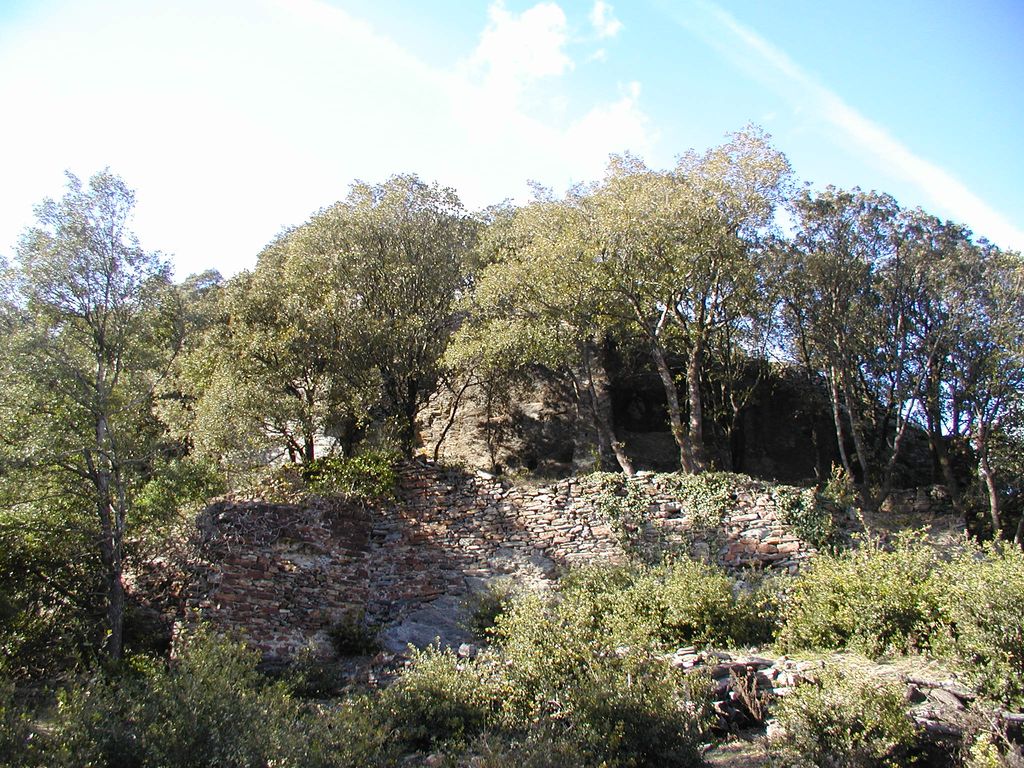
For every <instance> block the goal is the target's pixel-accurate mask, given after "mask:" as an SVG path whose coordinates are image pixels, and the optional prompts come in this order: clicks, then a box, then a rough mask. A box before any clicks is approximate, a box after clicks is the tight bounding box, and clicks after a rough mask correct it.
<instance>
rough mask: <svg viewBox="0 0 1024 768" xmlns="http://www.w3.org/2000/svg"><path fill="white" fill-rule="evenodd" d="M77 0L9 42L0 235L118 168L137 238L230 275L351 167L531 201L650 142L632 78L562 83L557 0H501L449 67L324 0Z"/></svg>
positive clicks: (333, 191) (469, 194)
mask: <svg viewBox="0 0 1024 768" xmlns="http://www.w3.org/2000/svg"><path fill="white" fill-rule="evenodd" d="M66 2H67V7H66V9H65V10H66V11H67V12H66V13H59V14H55V15H53V16H49V17H46V18H41V19H40V20H39V21H38V22H36V25H35V26H33V27H31V28H27V29H24V30H19V33H18V37H16V38H15V39H16V41H17V44H12V45H8V46H5V47H3V48H0V102H2V103H6V104H12V105H15V106H16V115H17V119H12V120H9V121H8V122H7V123H6V124H5V129H6V130H7V132H8V135H6V136H5V138H6V139H7V140H6V141H5V142H3V143H2V144H0V167H3V168H4V169H5V179H4V181H5V184H4V185H0V203H2V205H0V253H3V252H5V251H6V252H8V253H9V244H11V243H13V241H14V240H15V239H16V237H17V235H18V233H19V232H20V231H21V229H22V228H23V227H24V226H25V225H27V224H29V223H30V222H31V208H32V205H33V204H34V203H36V202H38V201H39V200H40V199H41V198H42V197H43V196H45V195H50V196H59V195H60V194H61V191H62V174H61V171H62V169H64V168H70V169H72V170H74V171H75V172H77V173H78V174H80V175H82V176H88V175H89V174H91V173H93V172H94V171H96V170H97V169H99V168H102V167H104V166H106V165H109V166H110V167H111V168H112V169H113V170H114V171H115V172H116V173H119V174H121V175H122V176H123V177H124V178H125V180H126V181H127V182H128V184H130V185H131V186H133V187H134V188H135V189H136V191H137V193H138V206H137V209H136V221H135V229H136V231H137V232H138V234H139V236H140V238H141V240H142V242H143V244H144V245H145V246H146V247H149V248H160V249H162V250H164V251H166V252H168V253H170V254H173V255H174V256H175V262H176V265H177V273H178V275H179V276H184V275H186V274H188V273H190V272H193V271H199V270H202V269H206V268H209V267H215V268H217V269H220V270H221V271H223V272H224V273H225V274H232V273H234V272H236V271H237V270H239V269H241V268H244V267H246V266H250V265H251V264H253V263H254V262H255V258H256V254H257V253H258V252H259V250H260V249H261V248H262V246H263V245H264V244H265V243H267V242H268V241H269V240H270V239H271V237H273V235H274V234H275V233H276V232H277V231H279V230H280V229H281V228H282V227H285V226H289V225H295V224H299V223H301V222H302V221H303V220H305V219H306V217H308V216H309V215H310V214H311V213H312V212H313V211H314V210H316V209H317V208H319V207H321V206H324V205H328V204H330V203H331V202H333V201H335V200H337V199H339V198H341V197H342V196H344V195H345V193H346V192H347V188H348V185H349V184H350V183H351V182H352V181H353V180H354V179H357V178H361V179H366V180H368V181H381V180H383V179H385V178H387V177H388V176H389V175H391V174H394V173H400V172H415V173H418V174H420V175H421V176H422V177H423V178H425V179H429V180H434V179H436V180H438V181H439V182H441V183H443V184H449V185H451V186H454V187H455V188H456V189H457V190H458V191H459V193H460V195H461V196H462V199H463V200H464V201H465V203H466V204H467V205H468V206H470V207H480V206H483V205H488V204H491V203H496V202H500V201H501V200H502V199H504V198H506V197H515V198H517V199H526V198H527V197H528V196H529V192H528V188H527V184H526V181H527V179H531V178H535V179H538V180H539V181H541V182H542V183H544V184H546V185H548V186H551V187H553V188H556V189H562V188H564V187H565V186H567V185H568V184H569V183H571V182H574V181H585V180H590V179H593V178H597V177H599V176H600V173H601V171H602V170H603V167H604V165H605V162H606V160H607V156H608V154H609V153H611V152H621V151H623V150H626V149H629V150H631V151H634V152H638V153H643V152H645V151H647V150H648V148H650V147H651V146H652V143H653V134H652V133H651V131H650V127H649V123H648V120H647V117H646V115H645V113H644V111H643V109H642V104H641V98H640V90H639V86H637V85H632V84H631V85H630V86H628V87H627V88H626V89H625V90H624V91H623V92H621V93H618V94H612V95H610V96H607V97H604V98H601V97H598V98H596V99H592V100H591V101H589V102H584V103H583V104H578V103H576V102H575V100H571V99H566V98H565V96H566V91H565V83H564V80H563V76H564V75H565V74H566V73H568V72H569V71H570V70H571V68H572V66H573V64H572V60H571V58H570V57H569V55H568V54H567V53H566V47H567V32H566V30H567V26H568V24H567V20H566V17H565V14H564V12H563V11H562V9H561V8H560V7H559V6H558V5H556V4H554V3H552V2H541V3H539V4H537V5H535V6H533V7H532V8H529V9H527V10H526V11H524V12H523V13H515V14H513V13H510V12H508V11H506V10H505V8H504V6H502V5H500V4H497V5H495V6H492V10H491V15H490V19H489V21H488V23H487V26H486V28H485V29H484V30H482V32H481V36H480V39H479V45H477V46H476V47H475V50H473V51H467V60H468V59H473V60H474V62H473V65H472V66H471V65H470V64H468V63H466V64H464V65H462V66H455V67H452V68H442V67H437V66H433V65H431V64H430V63H429V62H425V61H423V60H421V59H419V58H417V57H416V56H414V55H412V54H411V53H410V52H409V51H407V50H405V49H403V48H402V47H401V46H399V45H398V44H397V43H395V42H394V41H393V40H391V39H390V38H388V37H387V36H386V35H384V34H382V33H381V32H379V31H377V30H375V29H373V28H372V27H371V26H370V25H368V24H366V23H365V22H363V21H361V20H360V19H358V18H356V17H354V16H352V15H350V14H348V13H346V12H344V11H342V10H340V9H338V8H336V7H334V6H332V5H331V4H330V3H329V2H326V0H259V2H254V1H253V0H222V4H218V5H216V6H211V5H210V4H209V3H205V2H203V0H179V3H178V4H177V5H176V6H175V7H174V8H173V9H170V10H166V11H164V10H160V11H153V10H152V9H151V8H150V9H141V6H139V5H138V4H137V3H134V2H132V0H66ZM111 3H119V5H118V6H117V9H118V13H117V18H118V19H119V24H118V26H116V27H113V26H110V25H108V24H106V23H105V22H104V21H103V19H104V18H105V16H104V13H101V12H100V11H101V8H102V9H106V11H110V9H111ZM125 62H130V66H127V65H126V63H125ZM72 66H73V67H74V72H75V76H74V77H69V76H68V74H67V73H68V71H69V68H70V67H72ZM527 91H528V92H529V95H530V98H529V99H526V98H522V97H523V96H524V95H525V94H526V93H527ZM560 103H561V104H563V106H559V104H560ZM112 104H113V105H117V109H113V110H111V109H110V108H109V107H110V105H112ZM129 105H130V106H129ZM552 105H554V106H552ZM12 114H15V113H12Z"/></svg>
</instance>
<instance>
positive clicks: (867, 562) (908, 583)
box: [779, 535, 942, 658]
mask: <svg viewBox="0 0 1024 768" xmlns="http://www.w3.org/2000/svg"><path fill="white" fill-rule="evenodd" d="M938 566H939V561H938V557H937V555H936V553H935V552H934V550H933V549H931V548H930V547H929V546H928V545H927V544H925V543H924V541H923V539H922V538H921V537H920V536H917V535H908V536H902V537H899V538H898V539H897V540H896V541H895V543H894V546H893V547H892V548H891V549H884V548H882V547H881V546H880V545H878V544H877V543H876V542H874V541H865V542H863V544H862V546H861V547H860V548H858V549H855V550H851V551H847V552H842V553H840V554H837V555H827V554H822V555H819V556H818V557H817V558H815V559H814V560H813V561H812V562H811V565H810V567H808V568H807V569H806V570H804V571H803V572H802V573H801V574H800V575H799V576H798V577H797V578H796V580H795V581H793V582H792V584H791V586H790V588H789V590H788V591H787V594H786V596H785V599H784V604H783V610H782V614H783V618H782V628H781V630H780V633H779V644H780V646H781V647H782V648H783V649H784V650H787V651H794V650H801V649H816V650H835V649H840V648H852V649H854V650H858V651H860V652H862V653H864V654H866V655H868V656H870V657H872V658H877V657H879V656H882V655H884V654H887V653H903V652H906V651H908V650H912V649H927V648H928V647H929V645H930V643H931V641H932V639H933V637H934V636H935V635H936V633H937V630H938V628H939V626H940V623H941V619H942V616H941V606H940V600H939V597H940V591H941V589H942V586H941V584H940V583H939V581H938V580H937V579H936V578H935V577H934V572H935V570H936V568H938Z"/></svg>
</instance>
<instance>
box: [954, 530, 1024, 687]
mask: <svg viewBox="0 0 1024 768" xmlns="http://www.w3.org/2000/svg"><path fill="white" fill-rule="evenodd" d="M941 577H942V580H943V583H944V584H945V589H944V590H943V593H942V605H943V610H944V613H945V615H946V617H947V620H948V622H949V630H948V637H947V638H946V642H945V643H943V650H945V651H946V652H951V653H953V654H955V655H956V656H958V657H959V658H960V659H962V660H963V662H964V663H965V666H966V667H967V670H968V672H969V674H970V675H972V676H973V678H974V681H975V682H976V684H977V685H978V687H979V689H980V690H981V691H982V692H983V693H985V694H986V695H988V696H991V697H992V698H995V699H997V700H999V701H1001V702H1002V703H1004V704H1006V705H1008V706H1014V707H1024V552H1021V550H1020V549H1017V548H1016V547H1014V546H1011V545H1009V544H1006V543H992V544H988V545H986V546H985V547H983V548H980V549H979V548H975V547H972V548H968V549H967V550H965V551H964V552H963V553H962V554H961V555H959V556H958V557H957V558H956V559H955V560H953V561H952V562H951V563H950V564H949V565H948V566H946V567H945V569H944V570H943V572H942V574H941Z"/></svg>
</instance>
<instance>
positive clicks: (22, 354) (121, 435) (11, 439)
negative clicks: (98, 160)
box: [0, 171, 179, 658]
mask: <svg viewBox="0 0 1024 768" xmlns="http://www.w3.org/2000/svg"><path fill="white" fill-rule="evenodd" d="M133 205H134V195H133V193H132V191H131V190H130V189H128V187H127V186H126V185H125V184H124V182H123V181H122V180H121V179H119V178H118V177H116V176H114V175H113V174H111V173H110V172H109V171H103V172H100V173H98V174H96V175H95V176H93V177H92V178H91V179H90V180H89V183H88V185H87V186H85V187H83V185H82V184H81V182H80V181H79V180H78V179H77V178H75V177H74V176H73V175H71V174H68V183H67V191H66V193H65V195H64V197H63V198H61V199H60V200H59V201H54V200H45V201H44V202H43V203H42V204H41V205H40V206H39V207H38V208H37V209H36V216H37V219H38V222H37V225H36V226H34V227H32V228H30V229H29V230H27V231H26V233H25V234H24V235H23V237H22V239H21V241H20V244H19V246H18V251H17V264H16V266H15V277H14V284H13V287H12V289H13V290H12V299H11V303H12V306H13V307H15V308H16V317H15V319H14V321H13V323H12V325H13V329H12V335H11V337H10V338H9V339H7V344H8V351H9V357H8V359H7V361H6V365H5V367H4V370H3V376H4V379H5V380H4V382H3V386H2V387H0V388H2V390H3V395H2V396H3V398H4V403H3V406H4V409H3V415H4V423H3V430H4V432H5V434H4V435H3V438H4V440H3V442H4V447H5V451H6V460H7V462H8V464H7V466H8V468H9V471H10V475H11V476H17V477H19V478H20V480H19V482H20V483H21V486H22V487H21V493H20V494H19V495H18V496H17V497H16V498H15V500H14V501H15V502H16V503H42V504H50V505H57V504H63V505H68V506H70V507H73V508H82V507H91V509H92V510H93V512H94V514H95V518H94V520H95V522H96V524H97V534H98V537H97V539H98V550H99V559H100V561H101V563H102V569H103V575H104V581H105V591H106V600H105V604H106V624H107V639H106V646H105V647H106V652H107V653H108V654H109V655H110V656H112V657H115V658H116V657H119V656H120V655H121V652H122V642H123V637H122V628H123V622H124V599H125V593H124V584H123V578H122V576H123V569H124V555H125V535H126V530H127V526H128V524H129V519H130V513H131V511H132V507H133V500H134V494H135V492H136V491H137V489H138V487H139V484H140V481H141V479H142V478H143V477H144V475H145V473H146V471H147V466H148V462H149V459H150V458H151V457H152V453H153V450H154V445H155V442H156V439H157V437H158V435H159V426H158V425H157V424H156V422H155V420H154V419H153V418H152V415H151V413H152V412H151V405H152V396H153V388H154V385H155V383H156V382H157V381H158V380H159V378H160V377H161V376H162V374H163V372H164V371H165V370H166V367H167V365H168V363H169V361H170V359H171V357H172V356H173V353H174V350H175V349H176V343H177V339H178V336H179V334H178V324H177V319H176V313H175V309H176V304H175V302H173V301H168V300H167V298H168V296H169V294H170V282H169V269H168V266H167V264H166V263H165V262H164V261H163V260H162V259H161V258H160V257H159V256H158V255H157V254H154V253H150V252H147V251H144V250H143V249H142V248H141V247H140V246H139V244H138V241H137V240H136V238H135V237H134V235H132V234H131V232H130V231H129V230H128V222H129V218H130V215H131V211H132V207H133ZM8 479H11V477H10V476H9V477H8ZM44 488H45V489H46V494H47V495H48V496H51V497H52V498H49V499H48V498H46V496H42V497H40V496H37V495H35V494H34V492H38V491H40V490H42V489H44Z"/></svg>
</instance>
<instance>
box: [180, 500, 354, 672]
mask: <svg viewBox="0 0 1024 768" xmlns="http://www.w3.org/2000/svg"><path fill="white" fill-rule="evenodd" d="M370 524H371V521H370V516H369V514H368V513H367V511H366V510H364V509H362V508H360V507H358V506H353V505H348V504H342V503H336V502H335V503H332V502H328V501H326V500H312V501H310V502H309V503H306V504H303V505H290V504H266V503H262V502H258V501H245V502H218V503H216V504H214V505H212V506H210V507H208V508H207V509H206V510H204V511H203V513H202V514H201V515H200V516H199V519H198V521H197V528H198V530H197V533H196V539H197V541H196V548H195V549H196V552H197V553H198V556H197V559H196V562H194V563H192V564H191V569H190V570H191V571H192V583H191V585H190V587H189V589H188V594H187V597H186V614H185V616H184V617H183V618H184V623H185V625H186V626H188V625H191V624H194V623H195V622H196V621H197V620H200V619H201V620H203V621H207V622H209V623H210V624H211V625H212V626H213V628H214V629H215V630H216V631H220V632H233V633H237V634H240V635H242V636H244V637H245V638H246V639H247V640H249V642H250V643H251V645H252V646H253V647H254V648H256V649H257V650H259V651H260V652H261V653H263V655H264V656H265V657H268V658H287V657H290V656H293V655H294V654H295V653H297V652H299V651H300V650H302V649H303V648H306V647H311V648H312V649H313V650H314V651H316V652H318V653H321V654H327V653H328V652H329V649H330V641H329V637H328V632H329V630H330V628H331V627H332V626H334V625H335V624H337V623H338V622H339V621H342V620H343V619H344V618H345V617H346V616H348V615H351V614H352V613H353V612H358V611H361V610H363V608H364V606H365V605H366V601H367V599H368V595H369V580H368V579H367V561H368V558H369V535H370Z"/></svg>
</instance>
